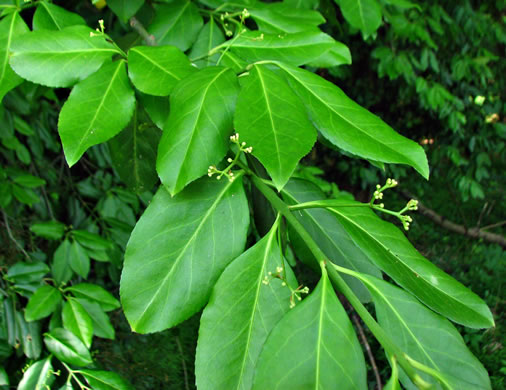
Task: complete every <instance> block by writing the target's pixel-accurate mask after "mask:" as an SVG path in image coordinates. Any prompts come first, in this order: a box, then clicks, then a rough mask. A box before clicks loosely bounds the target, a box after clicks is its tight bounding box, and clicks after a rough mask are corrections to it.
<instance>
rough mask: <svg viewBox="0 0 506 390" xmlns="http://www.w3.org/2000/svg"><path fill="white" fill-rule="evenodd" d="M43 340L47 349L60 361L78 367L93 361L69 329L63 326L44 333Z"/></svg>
mask: <svg viewBox="0 0 506 390" xmlns="http://www.w3.org/2000/svg"><path fill="white" fill-rule="evenodd" d="M44 342H45V343H46V347H47V349H49V352H51V353H52V354H53V355H54V356H56V357H57V358H58V359H59V360H61V361H62V362H65V363H68V364H73V365H75V366H78V367H83V366H87V365H89V364H91V363H93V360H92V358H91V355H90V352H89V351H88V349H87V348H86V346H85V345H84V344H83V342H82V341H81V340H79V339H78V338H77V336H75V335H74V334H73V333H72V332H71V331H69V330H67V329H63V328H56V329H53V330H52V331H51V332H49V333H46V334H45V336H44Z"/></svg>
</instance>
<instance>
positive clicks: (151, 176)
mask: <svg viewBox="0 0 506 390" xmlns="http://www.w3.org/2000/svg"><path fill="white" fill-rule="evenodd" d="M139 114H142V111H141V112H140V113H139V110H138V109H136V110H135V111H134V115H133V118H132V121H131V122H130V124H129V125H128V126H127V128H126V129H125V130H123V131H122V132H121V133H119V134H118V135H117V136H116V137H114V138H113V139H111V140H110V141H109V150H110V152H111V157H112V163H113V165H114V168H115V169H116V171H117V172H118V174H119V176H120V178H121V180H122V181H123V182H124V183H125V184H126V185H127V186H128V187H129V188H130V189H131V190H132V191H134V192H136V193H138V194H140V193H142V192H144V191H150V190H151V189H153V186H154V185H155V184H156V182H157V181H158V175H157V174H156V152H157V147H158V143H159V141H160V137H161V135H162V133H161V132H160V130H158V129H157V128H156V127H155V126H153V125H150V124H148V123H143V122H142V121H141V119H140V118H139ZM164 119H166V118H164Z"/></svg>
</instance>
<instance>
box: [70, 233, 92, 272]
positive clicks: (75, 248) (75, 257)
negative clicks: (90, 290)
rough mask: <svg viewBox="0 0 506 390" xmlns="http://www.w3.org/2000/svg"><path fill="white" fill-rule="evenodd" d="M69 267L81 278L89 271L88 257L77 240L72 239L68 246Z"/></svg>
mask: <svg viewBox="0 0 506 390" xmlns="http://www.w3.org/2000/svg"><path fill="white" fill-rule="evenodd" d="M69 264H70V268H72V270H73V271H74V272H75V273H76V274H78V275H79V276H82V277H83V278H85V279H86V278H87V277H88V272H90V258H89V257H88V254H87V253H86V250H85V249H84V248H83V247H82V246H81V245H80V244H79V243H78V242H77V241H74V242H73V243H72V244H71V246H70V260H69Z"/></svg>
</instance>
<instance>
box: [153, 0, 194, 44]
mask: <svg viewBox="0 0 506 390" xmlns="http://www.w3.org/2000/svg"><path fill="white" fill-rule="evenodd" d="M190 4H191V2H190V1H187V2H186V4H185V5H184V7H183V8H181V11H180V12H179V14H178V15H176V17H175V18H174V19H173V20H174V23H172V24H171V25H170V26H169V27H168V28H167V29H166V30H165V32H164V33H163V34H162V35H161V36H160V39H159V41H160V42H161V41H163V40H164V39H165V37H166V36H167V34H168V33H169V32H170V31H171V30H172V28H173V27H174V26H175V25H176V24H177V22H178V21H179V19H181V16H182V15H183V14H184V12H185V11H186V8H188V6H189V5H190Z"/></svg>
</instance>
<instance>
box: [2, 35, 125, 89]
mask: <svg viewBox="0 0 506 390" xmlns="http://www.w3.org/2000/svg"><path fill="white" fill-rule="evenodd" d="M94 31H95V30H92V29H91V28H89V27H86V26H72V27H67V28H64V29H63V30H61V31H49V30H39V31H33V32H30V33H28V34H23V35H20V36H16V38H15V39H14V40H13V42H12V47H11V51H12V55H11V60H10V64H11V66H12V68H13V69H14V71H15V72H16V73H17V74H18V75H20V76H21V77H23V78H25V79H27V80H30V81H32V82H34V83H37V84H42V85H47V86H48V87H70V86H72V85H74V84H76V83H77V82H79V81H80V80H83V79H85V78H86V77H88V76H89V75H90V74H92V73H93V72H96V71H97V69H98V68H100V66H101V65H102V64H103V63H104V62H105V61H106V60H107V59H109V58H111V57H112V56H113V55H114V54H117V53H118V51H117V49H115V48H114V47H113V46H112V44H110V43H109V42H107V41H106V40H105V38H104V37H101V36H90V32H94Z"/></svg>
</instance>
